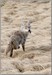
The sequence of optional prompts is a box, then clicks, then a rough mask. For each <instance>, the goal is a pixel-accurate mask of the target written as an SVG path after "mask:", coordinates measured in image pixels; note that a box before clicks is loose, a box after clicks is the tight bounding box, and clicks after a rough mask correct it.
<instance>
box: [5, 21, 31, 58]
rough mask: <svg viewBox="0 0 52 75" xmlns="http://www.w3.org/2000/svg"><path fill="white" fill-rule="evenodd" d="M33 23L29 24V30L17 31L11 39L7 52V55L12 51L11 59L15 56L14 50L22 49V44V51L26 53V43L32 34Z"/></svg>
mask: <svg viewBox="0 0 52 75" xmlns="http://www.w3.org/2000/svg"><path fill="white" fill-rule="evenodd" d="M30 24H31V22H29V23H28V26H27V29H28V30H26V31H25V30H24V31H23V29H22V30H19V31H15V32H14V34H13V35H11V39H10V41H9V44H8V47H7V50H6V55H7V53H8V52H9V51H10V57H12V55H13V49H19V48H20V46H19V45H20V44H21V45H22V49H23V51H25V42H26V38H27V36H28V35H29V33H31V26H30Z"/></svg>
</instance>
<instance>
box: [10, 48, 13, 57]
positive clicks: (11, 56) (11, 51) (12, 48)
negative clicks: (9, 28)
mask: <svg viewBox="0 0 52 75" xmlns="http://www.w3.org/2000/svg"><path fill="white" fill-rule="evenodd" d="M12 54H13V48H12V49H11V52H10V57H12Z"/></svg>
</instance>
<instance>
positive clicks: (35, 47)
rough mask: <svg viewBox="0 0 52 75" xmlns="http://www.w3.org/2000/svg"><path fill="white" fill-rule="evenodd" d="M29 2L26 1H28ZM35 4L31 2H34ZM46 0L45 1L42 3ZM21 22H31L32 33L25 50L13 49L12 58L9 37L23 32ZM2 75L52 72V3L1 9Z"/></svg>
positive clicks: (8, 5)
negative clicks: (16, 32) (6, 53)
mask: <svg viewBox="0 0 52 75" xmlns="http://www.w3.org/2000/svg"><path fill="white" fill-rule="evenodd" d="M25 1H26V0H25ZM31 1H32V0H31ZM42 1H43V0H42ZM22 20H24V21H25V20H26V21H28V20H31V21H32V23H31V31H32V33H31V34H30V35H29V36H28V38H27V41H26V48H25V49H26V51H25V52H23V50H22V48H20V49H17V50H14V53H13V57H12V58H10V57H9V54H8V55H7V56H6V55H5V50H6V48H7V45H8V42H9V40H10V37H9V36H10V35H11V34H12V33H13V32H14V31H16V30H19V29H20V26H21V21H22ZM1 73H2V74H21V73H22V74H27V73H28V74H50V73H51V2H50V1H49V0H45V2H41V0H39V1H38V0H37V1H35V0H34V1H33V2H18V1H17V2H16V1H13V0H10V1H7V2H5V3H4V4H3V5H2V6H1Z"/></svg>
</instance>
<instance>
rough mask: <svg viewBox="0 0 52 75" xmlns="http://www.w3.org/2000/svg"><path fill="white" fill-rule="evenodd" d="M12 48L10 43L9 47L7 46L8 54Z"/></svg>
mask: <svg viewBox="0 0 52 75" xmlns="http://www.w3.org/2000/svg"><path fill="white" fill-rule="evenodd" d="M11 49H12V46H11V44H8V47H7V49H6V55H7V54H8V52H9V51H11Z"/></svg>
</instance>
